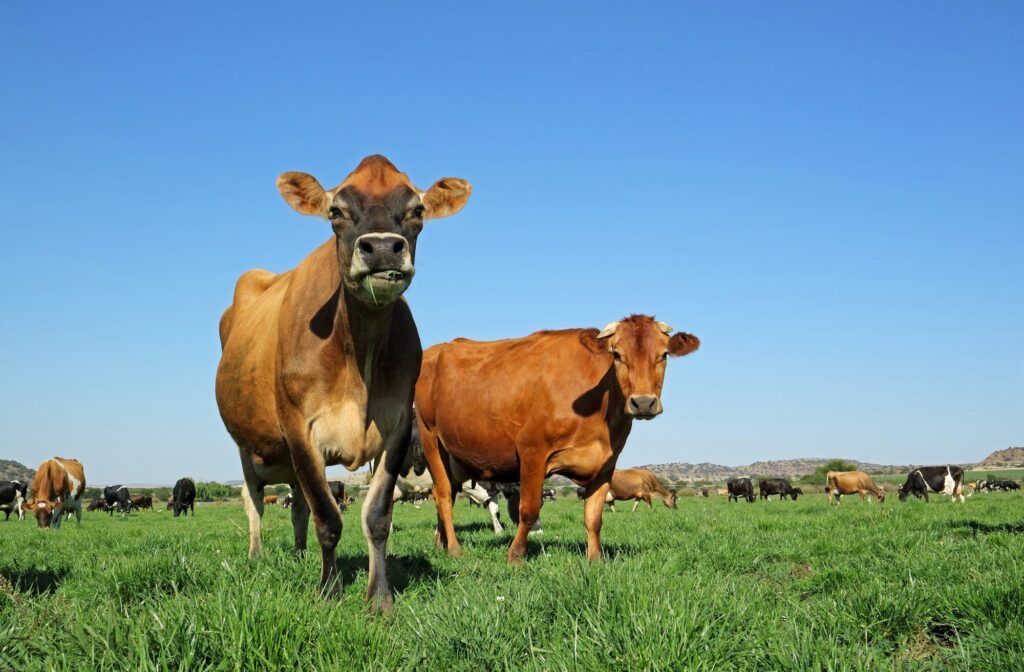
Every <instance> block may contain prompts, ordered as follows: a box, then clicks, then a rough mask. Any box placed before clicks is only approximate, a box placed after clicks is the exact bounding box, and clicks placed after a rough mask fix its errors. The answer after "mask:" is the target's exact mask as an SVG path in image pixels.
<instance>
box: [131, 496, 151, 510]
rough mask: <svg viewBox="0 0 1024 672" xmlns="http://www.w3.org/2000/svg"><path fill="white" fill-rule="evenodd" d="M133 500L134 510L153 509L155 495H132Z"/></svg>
mask: <svg viewBox="0 0 1024 672" xmlns="http://www.w3.org/2000/svg"><path fill="white" fill-rule="evenodd" d="M131 500H132V508H133V509H152V508H153V495H132V497H131Z"/></svg>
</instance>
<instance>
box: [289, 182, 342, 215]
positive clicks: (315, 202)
mask: <svg viewBox="0 0 1024 672" xmlns="http://www.w3.org/2000/svg"><path fill="white" fill-rule="evenodd" d="M277 190H278V191H280V192H281V197H282V198H284V200H285V202H286V203H287V204H288V205H290V206H292V207H293V208H295V211H296V212H300V213H302V214H303V215H321V216H323V215H326V214H327V207H328V206H329V205H330V202H331V199H330V196H329V195H328V194H327V192H326V191H324V188H323V187H322V186H320V183H319V182H317V181H316V178H315V177H313V176H312V175H309V174H307V173H281V174H280V175H279V176H278V178H277Z"/></svg>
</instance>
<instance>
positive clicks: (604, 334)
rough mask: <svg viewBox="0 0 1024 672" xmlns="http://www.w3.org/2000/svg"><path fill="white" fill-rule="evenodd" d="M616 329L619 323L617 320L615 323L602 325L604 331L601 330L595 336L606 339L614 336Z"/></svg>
mask: <svg viewBox="0 0 1024 672" xmlns="http://www.w3.org/2000/svg"><path fill="white" fill-rule="evenodd" d="M618 328H619V322H618V321H617V320H616V321H615V322H609V323H608V324H606V325H604V329H602V330H601V331H600V332H599V333H598V334H597V337H598V338H608V337H609V336H611V335H612V334H614V333H615V330H616V329H618Z"/></svg>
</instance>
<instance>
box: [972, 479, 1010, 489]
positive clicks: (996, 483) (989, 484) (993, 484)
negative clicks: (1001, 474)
mask: <svg viewBox="0 0 1024 672" xmlns="http://www.w3.org/2000/svg"><path fill="white" fill-rule="evenodd" d="M976 489H978V490H981V491H982V492H997V491H998V492H1008V491H1010V490H1020V485H1019V484H1018V483H1017V482H1016V481H1009V480H1002V481H1000V480H985V481H978V484H977V488H976Z"/></svg>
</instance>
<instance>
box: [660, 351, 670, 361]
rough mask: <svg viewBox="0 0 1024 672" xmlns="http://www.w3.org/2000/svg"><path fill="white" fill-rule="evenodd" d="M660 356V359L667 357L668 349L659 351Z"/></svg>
mask: <svg viewBox="0 0 1024 672" xmlns="http://www.w3.org/2000/svg"><path fill="white" fill-rule="evenodd" d="M661 358H662V359H668V350H666V351H665V352H663V353H661Z"/></svg>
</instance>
